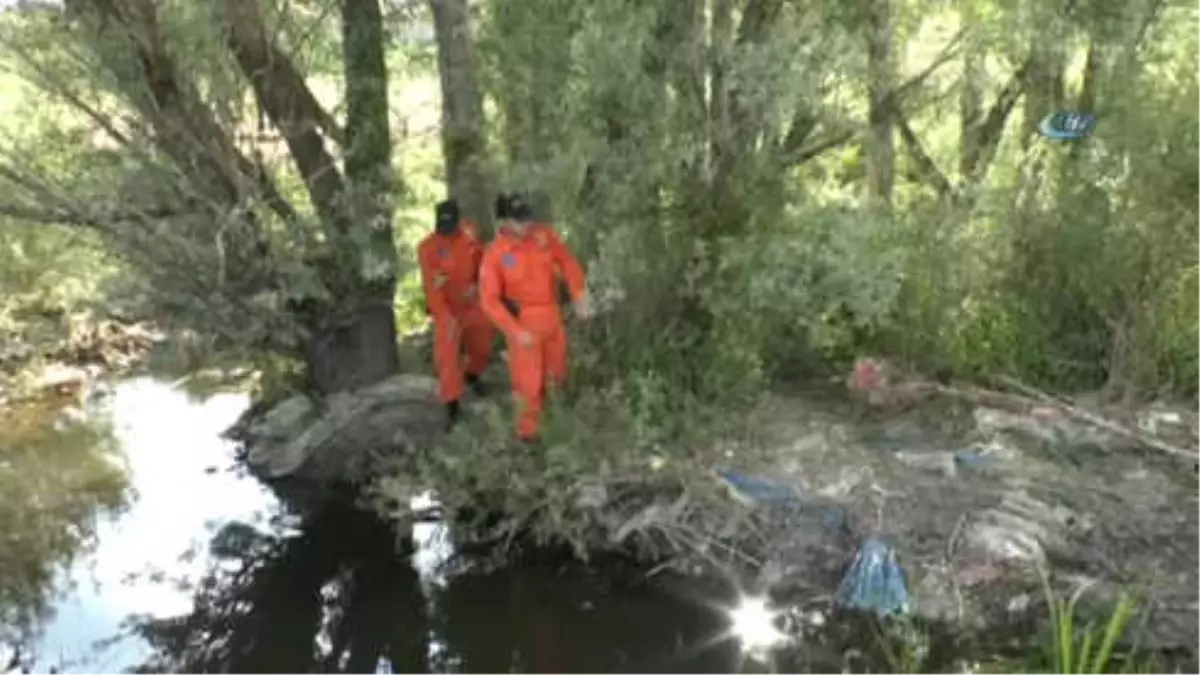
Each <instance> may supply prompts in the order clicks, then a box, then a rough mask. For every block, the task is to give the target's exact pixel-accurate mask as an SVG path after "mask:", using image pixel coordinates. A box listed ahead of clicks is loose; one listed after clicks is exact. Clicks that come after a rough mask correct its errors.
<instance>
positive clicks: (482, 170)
mask: <svg viewBox="0 0 1200 675" xmlns="http://www.w3.org/2000/svg"><path fill="white" fill-rule="evenodd" d="M429 7H430V9H431V10H432V12H433V25H434V31H435V32H436V34H437V46H438V73H439V75H440V76H441V82H442V153H443V155H444V158H445V163H446V185H447V192H448V193H449V196H451V197H454V198H456V199H458V200H459V203H460V204H461V205H462V210H463V213H464V214H466V215H467V217H469V218H472V219H473V220H475V222H476V223H479V225H480V226H481V227H483V228H484V230H489V229H490V224H491V208H490V206H491V204H490V200H489V199H488V195H489V194H490V192H491V189H490V182H491V181H490V180H489V176H488V170H487V139H486V136H485V135H484V114H483V100H482V98H481V97H480V95H479V87H478V85H477V84H476V80H475V66H474V63H473V57H472V53H471V25H470V15H469V13H468V10H467V2H466V0H429Z"/></svg>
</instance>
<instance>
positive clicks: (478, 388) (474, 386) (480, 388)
mask: <svg viewBox="0 0 1200 675" xmlns="http://www.w3.org/2000/svg"><path fill="white" fill-rule="evenodd" d="M466 379H467V386H468V387H470V388H471V391H473V392H475V395H476V396H487V393H488V392H487V385H485V384H484V383H483V380H481V379H479V376H478V375H475V374H473V373H467V378H466Z"/></svg>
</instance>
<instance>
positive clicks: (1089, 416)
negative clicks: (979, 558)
mask: <svg viewBox="0 0 1200 675" xmlns="http://www.w3.org/2000/svg"><path fill="white" fill-rule="evenodd" d="M997 380H998V381H1000V382H1002V383H1003V384H1005V385H1006V386H1009V387H1011V388H1013V389H1017V390H1018V391H1020V392H1021V395H1018V394H1011V393H1007V392H999V391H992V390H989V389H983V388H980V387H966V388H962V387H950V386H946V385H941V384H937V383H934V382H914V383H908V384H905V385H901V386H900V387H897V388H898V389H900V388H907V389H908V390H909V391H911V392H912V393H914V394H922V393H924V394H928V393H935V394H939V395H942V396H949V397H952V398H957V399H961V400H965V401H969V402H971V403H974V404H976V405H986V406H990V407H996V408H1003V409H1007V410H1014V409H1015V410H1018V411H1021V412H1028V411H1029V410H1030V409H1032V408H1037V407H1049V408H1053V409H1054V410H1056V411H1058V412H1060V413H1062V414H1063V415H1064V416H1066V417H1069V418H1071V419H1074V420H1076V421H1078V422H1083V423H1085V424H1089V425H1091V426H1093V427H1096V428H1099V429H1103V430H1104V431H1107V432H1109V433H1111V434H1115V435H1117V436H1121V437H1122V438H1126V439H1129V440H1131V441H1133V442H1135V443H1137V444H1138V445H1141V446H1144V447H1147V448H1150V449H1153V450H1158V451H1159V452H1165V453H1167V454H1169V455H1175V456H1177V457H1186V458H1188V459H1191V460H1197V459H1200V452H1198V451H1196V450H1187V449H1185V448H1180V447H1176V446H1174V445H1171V444H1170V443H1167V442H1165V441H1163V440H1161V439H1159V438H1156V437H1154V436H1152V435H1150V434H1147V433H1141V432H1137V431H1134V430H1132V429H1130V428H1128V427H1126V426H1124V425H1122V424H1119V423H1117V422H1114V421H1112V420H1110V419H1106V418H1104V417H1101V416H1100V415H1097V414H1096V413H1093V412H1091V411H1088V410H1084V409H1083V408H1080V407H1079V406H1076V405H1072V404H1070V403H1068V402H1066V401H1064V400H1062V399H1060V398H1056V397H1054V396H1051V395H1049V394H1047V393H1045V392H1042V391H1039V390H1037V389H1035V388H1033V387H1030V386H1029V385H1026V384H1023V383H1021V382H1017V381H1016V380H1013V379H1011V378H1007V377H1002V378H997Z"/></svg>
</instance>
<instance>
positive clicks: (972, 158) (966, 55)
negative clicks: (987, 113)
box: [958, 2, 983, 180]
mask: <svg viewBox="0 0 1200 675" xmlns="http://www.w3.org/2000/svg"><path fill="white" fill-rule="evenodd" d="M961 12H962V24H963V29H964V30H967V31H971V30H972V28H973V25H974V23H975V22H976V21H977V20H978V19H977V17H976V15H975V12H974V11H973V7H972V6H971V3H969V2H964V3H963V6H962V9H961ZM979 51H980V50H979V45H978V42H977V40H976V38H975V35H974V33H970V32H969V33H968V37H967V40H966V44H965V45H963V57H962V63H963V70H962V84H961V85H960V86H961V89H960V90H959V98H958V110H959V135H958V138H959V141H958V142H959V152H958V172H959V175H961V176H962V177H963V179H964V180H965V179H966V178H967V177H968V176H972V175H973V174H974V173H975V163H976V162H977V161H978V158H979V156H980V154H981V153H980V148H979V135H978V134H977V133H976V128H977V127H978V126H979V123H980V121H981V118H982V116H983V97H982V95H981V94H980V91H979V82H980V81H981V80H982V76H983V68H982V67H981V66H982V65H983V64H982V63H981V61H982V59H980V58H979V57H980V53H979Z"/></svg>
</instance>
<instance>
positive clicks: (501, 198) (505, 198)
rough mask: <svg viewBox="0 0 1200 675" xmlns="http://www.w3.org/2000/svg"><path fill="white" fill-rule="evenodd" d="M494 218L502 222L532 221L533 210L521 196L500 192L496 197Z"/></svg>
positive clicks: (514, 193)
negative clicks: (507, 219) (504, 220)
mask: <svg viewBox="0 0 1200 675" xmlns="http://www.w3.org/2000/svg"><path fill="white" fill-rule="evenodd" d="M496 217H497V218H500V219H502V220H503V219H506V218H511V219H512V220H533V209H532V208H530V206H529V202H528V201H526V200H525V197H524V196H523V195H520V194H518V193H516V192H502V193H500V194H499V195H498V196H497V197H496Z"/></svg>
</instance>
